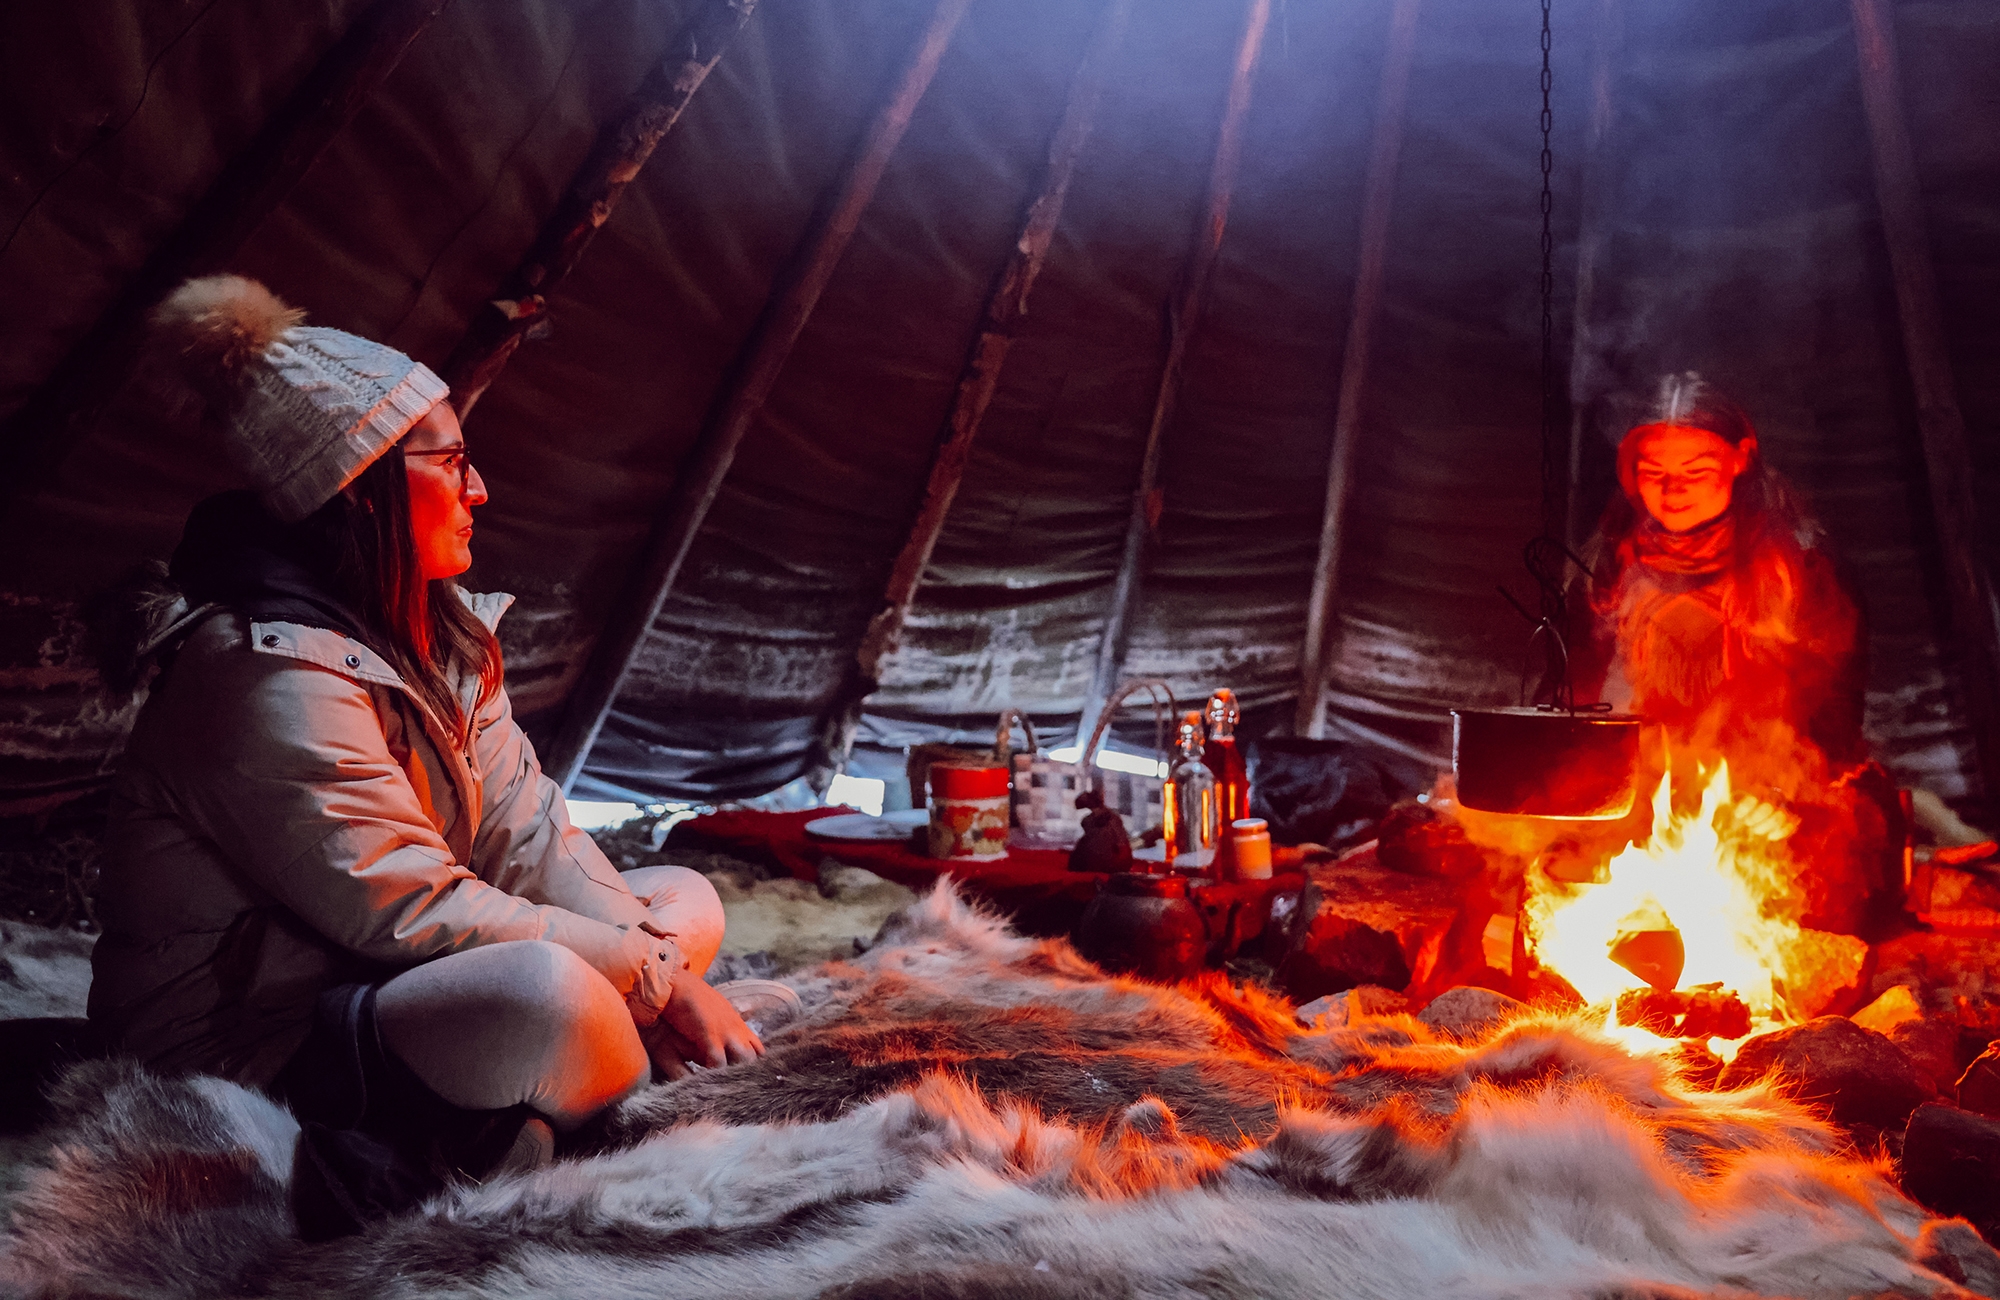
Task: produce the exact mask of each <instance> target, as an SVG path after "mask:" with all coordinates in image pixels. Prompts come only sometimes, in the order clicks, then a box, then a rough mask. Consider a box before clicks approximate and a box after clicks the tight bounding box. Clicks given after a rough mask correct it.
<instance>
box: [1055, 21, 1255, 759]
mask: <svg viewBox="0 0 2000 1300" xmlns="http://www.w3.org/2000/svg"><path fill="white" fill-rule="evenodd" d="M1270 22H1271V0H1250V6H1249V13H1248V15H1247V17H1246V19H1245V21H1244V24H1243V38H1242V40H1241V41H1239V42H1238V43H1237V46H1236V62H1235V65H1234V67H1233V68H1232V70H1231V72H1230V77H1229V97H1228V99H1227V100H1226V101H1224V107H1223V112H1222V126H1221V129H1220V130H1219V131H1218V132H1217V134H1216V140H1215V156H1214V158H1213V160H1212V161H1211V162H1210V164H1209V170H1208V197H1207V201H1206V202H1205V203H1204V204H1203V205H1202V214H1201V225H1200V227H1199V228H1198V229H1197V231H1196V235H1195V241H1194V245H1193V247H1192V248H1190V249H1189V250H1188V256H1187V261H1186V262H1185V263H1184V264H1183V265H1182V267H1181V273H1180V277H1179V282H1178V283H1177V284H1176V286H1175V288H1174V290H1173V291H1172V293H1170V295H1169V296H1168V300H1167V356H1166V364H1165V365H1164V366H1162V367H1161V370H1160V384H1159V388H1158V390H1157V392H1156V393H1155V395H1154V398H1153V416H1152V420H1151V422H1150V423H1149V424H1148V425H1147V427H1146V446H1145V451H1144V453H1143V455H1142V456H1141V458H1140V462H1139V485H1138V487H1137V488H1135V489H1134V490H1133V493H1132V513H1131V516H1130V518H1129V519H1128V520H1127V522H1126V526H1125V545H1124V549H1123V551H1122V553H1121V554H1120V557H1119V561H1118V573H1117V576H1116V577H1115V578H1114V579H1113V580H1112V584H1111V605H1110V608H1109V609H1108V610H1107V611H1106V612H1105V616H1104V632H1103V635H1102V637H1101V639H1100V640H1099V641H1098V645H1097V664H1096V667H1095V670H1094V671H1093V672H1092V674H1091V679H1090V690H1089V694H1087V695H1086V696H1085V697H1084V705H1083V714H1082V716H1081V717H1080V718H1079V719H1078V723H1077V726H1078V728H1079V729H1078V731H1077V739H1078V741H1079V742H1080V741H1082V740H1083V739H1085V738H1086V737H1088V736H1089V735H1090V734H1091V732H1092V730H1093V729H1095V727H1096V726H1097V720H1098V716H1099V715H1100V714H1102V713H1103V712H1104V708H1105V704H1106V702H1107V701H1108V700H1109V699H1110V698H1111V693H1112V692H1113V691H1114V690H1115V689H1116V688H1117V686H1118V678H1119V677H1120V676H1121V675H1122V674H1123V672H1124V669H1125V647H1126V642H1127V640H1128V638H1129V637H1130V634H1131V622H1132V612H1133V610H1134V608H1135V607H1136V606H1137V605H1138V597H1139V581H1140V578H1141V576H1142V574H1143V572H1144V570H1145V564H1146V551H1147V546H1148V543H1149V542H1151V540H1152V537H1153V533H1154V530H1155V529H1157V528H1158V526H1159V522H1160V509H1161V506H1162V500H1161V495H1160V489H1159V478H1160V452H1161V445H1162V443H1163V441H1164V439H1165V435H1166V429H1167V425H1168V424H1169V423H1171V422H1172V420H1173V415H1174V407H1175V405H1176V404H1177V402H1178V401H1179V398H1180V391H1181V372H1182V370H1183V368H1184V367H1185V366H1186V364H1187V350H1188V341H1189V340H1190V339H1191V338H1192V337H1193V336H1194V332H1195V328H1196V326H1197V325H1198V324H1199V322H1200V318H1201V309H1202V304H1203V302H1204V301H1205V300H1206V298H1207V296H1208V281H1209V278H1210V276H1211V274H1212V273H1213V272H1214V270H1215V262H1216V257H1217V255H1218V254H1219V253H1220V252H1221V250H1222V232H1223V230H1224V228H1225V227H1226V226H1227V225H1228V224H1229V202H1230V199H1231V198H1232V197H1233V195H1234V194H1235V189H1236V172H1237V166H1238V163H1239V162H1240V160H1241V158H1242V154H1243V132H1244V126H1245V123H1246V122H1247V120H1248V118H1249V116H1250V92H1251V89H1252V88H1253V87H1254V86H1255V85H1256V81H1257V65H1258V63H1259V61H1260V59H1261V57H1262V55H1263V51H1264V33H1265V31H1266V29H1268V28H1269V26H1270Z"/></svg>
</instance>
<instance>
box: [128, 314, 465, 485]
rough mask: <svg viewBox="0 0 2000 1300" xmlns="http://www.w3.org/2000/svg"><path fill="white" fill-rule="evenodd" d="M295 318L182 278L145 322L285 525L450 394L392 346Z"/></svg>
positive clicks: (373, 458) (235, 458) (422, 367)
mask: <svg viewBox="0 0 2000 1300" xmlns="http://www.w3.org/2000/svg"><path fill="white" fill-rule="evenodd" d="M304 318H305V313H304V312H302V311H299V310H297V309H295V308H292V307H288V306H286V305H285V304H284V302H282V301H281V300H279V298H278V297H277V295H275V294H273V293H272V292H271V291H270V290H269V289H266V288H265V287H264V286H263V285H261V284H259V283H257V282H256V281H255V280H247V279H244V278H243V277H242V276H240V275H213V276H207V277H205V278H203V279H199V280H189V281H188V282H187V283H186V284H183V285H182V286H181V287H180V288H178V289H176V290H174V292H173V293H171V294H169V295H168V296H167V298H166V300H165V301H164V302H162V303H161V304H160V305H159V306H158V307H156V308H154V310H153V316H152V323H153V327H154V329H155V330H156V332H157V334H158V337H159V338H160V340H161V341H162V342H163V343H164V344H165V346H166V347H167V348H169V349H170V350H172V351H173V352H174V353H175V354H176V356H177V358H178V360H179V362H180V364H181V368H182V371H183V373H184V374H185V375H186V377H187V378H188V380H189V381H190V382H191V383H192V384H193V385H194V386H195V387H196V388H197V389H198V390H199V391H200V392H201V393H202V395H203V397H204V398H206V399H207V401H208V405H209V411H210V414H211V416H212V417H213V418H214V419H215V420H216V422H217V423H218V424H219V425H220V427H221V431H222V436H223V439H224V442H225V443H226V444H227V445H228V448H229V453H230V458H231V459H232V460H233V461H235V462H236V466H237V468H238V469H239V470H241V471H242V472H243V473H245V474H246V475H248V476H249V478H250V482H251V485H252V486H253V487H255V488H256V489H257V491H258V494H259V495H260V496H261V497H262V499H263V502H264V506H265V508H266V509H268V510H269V511H270V512H271V513H272V514H274V515H276V516H277V517H278V518H280V519H284V520H287V521H296V520H300V519H304V518H305V517H306V516H307V515H309V514H311V513H312V512H313V511H315V510H317V509H319V508H320V507H321V506H322V505H325V504H326V503H327V502H328V501H330V500H332V499H333V495H334V493H336V492H338V491H340V489H342V488H344V487H346V486H347V485H348V484H349V483H352V482H353V481H354V480H355V478H356V477H357V476H359V475H360V473H361V471H362V470H364V469H367V468H368V466H370V465H371V464H373V463H374V462H375V461H376V459H377V458H378V457H380V456H381V455H382V453H383V452H385V451H387V450H389V448H391V447H393V446H395V444H396V442H397V440H398V439H400V438H402V436H403V435H404V434H406V433H408V432H409V431H410V429H411V427H412V426H414V425H415V424H416V423H417V421H419V420H421V419H423V418H424V416H425V415H426V414H427V413H428V412H429V411H430V409H431V407H433V406H435V405H437V404H438V403H439V402H441V401H443V400H444V398H445V396H446V394H447V393H449V392H450V389H448V388H447V387H446V386H445V382H444V381H443V380H442V379H439V378H438V377H437V376H436V375H435V374H433V373H432V372H431V370H430V368H429V367H428V366H425V365H424V364H423V363H421V362H417V361H412V360H410V358H408V357H406V356H404V355H403V354H402V353H400V352H398V351H396V350H395V349H394V348H391V347H385V346H383V345H382V344H380V343H371V342H369V341H368V340H367V339H364V338H361V337H360V336H358V335H354V334H349V333H346V332H345V331H342V330H336V329H326V328H323V327H320V326H315V325H303V324H301V323H300V322H301V321H302V320H304Z"/></svg>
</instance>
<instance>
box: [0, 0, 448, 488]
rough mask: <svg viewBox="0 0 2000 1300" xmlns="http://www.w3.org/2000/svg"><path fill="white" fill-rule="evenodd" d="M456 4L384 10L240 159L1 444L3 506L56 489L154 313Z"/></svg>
mask: <svg viewBox="0 0 2000 1300" xmlns="http://www.w3.org/2000/svg"><path fill="white" fill-rule="evenodd" d="M447 3H449V0H378V2H377V3H376V4H375V5H373V6H372V7H370V8H369V9H368V11H367V12H366V13H364V14H362V16H361V17H360V18H358V19H356V20H355V22H354V25H353V26H351V27H350V28H348V30H347V31H346V33H345V34H343V35H342V36H341V37H340V38H339V39H338V40H337V41H335V42H334V43H333V46H332V48H331V49H330V50H328V52H327V53H326V54H325V55H324V56H323V57H322V58H321V59H320V61H319V63H318V65H317V66H315V67H314V68H313V70H312V71H311V72H310V73H308V74H307V75H306V78H305V80H304V81H302V82H301V83H300V84H299V86H298V88H297V89H296V90H294V91H293V92H292V93H291V95H290V96H289V97H288V98H287V99H286V100H285V102H284V104H283V106H282V107H280V108H279V109H278V110H277V111H276V112H275V113H273V114H272V115H271V117H270V118H269V119H268V120H267V121H266V122H265V123H264V125H263V127H262V129H260V130H259V131H258V132H257V134H256V136H255V137H254V138H253V139H252V140H251V141H250V143H249V144H248V145H246V146H244V148H243V149H242V151H241V152H239V153H238V154H237V155H236V156H235V157H233V158H231V159H230V160H229V161H228V162H227V163H226V164H224V165H223V168H222V170H221V172H220V173H218V174H217V176H216V178H215V180H214V181H213V182H212V183H211V184H210V185H209V187H208V190H207V192H206V193H204V194H203V195H202V196H201V198H200V199H199V200H198V201H197V202H196V203H195V205H194V207H193V208H191V209H190V210H189V212H188V214H187V216H186V217H184V218H183V219H182V220H181V223H180V225H179V226H178V227H177V228H176V229H175V231H174V232H173V234H171V235H169V236H168V237H167V239H166V241H165V242H163V243H162V244H160V245H159V247H157V248H156V249H154V251H153V253H152V255H151V256H150V257H148V258H147V259H146V262H145V264H144V265H143V266H142V267H140V269H139V271H138V272H137V274H135V275H133V276H132V277H131V278H130V280H128V281H127V283H126V285H125V288H124V290H123V291H122V292H121V293H120V294H119V295H118V297H117V299H116V300H115V301H114V302H113V303H112V305H111V307H110V308H109V309H108V310H107V311H106V312H105V313H104V315H103V316H101V317H99V318H98V321H97V324H96V325H95V326H94V327H92V329H91V331H90V332H89V333H88V334H86V335H85V336H84V337H83V340H82V341H81V342H79V343H78V344H77V345H76V346H75V347H73V348H71V349H70V350H69V353H68V355H67V356H65V357H64V358H63V360H62V362H61V363H60V364H59V365H58V366H57V367H56V369H55V370H54V371H53V372H52V373H51V374H50V375H49V377H48V379H46V380H45V381H43V383H42V385H41V386H40V387H39V388H38V389H37V390H36V391H35V394H34V396H33V397H31V398H29V400H28V401H27V402H26V404H24V405H23V406H22V407H21V409H20V410H19V411H18V412H16V413H15V415H14V417H13V418H12V419H11V420H9V421H8V422H7V425H6V428H5V430H4V432H0V457H4V458H5V459H6V460H7V461H9V462H10V463H12V464H13V466H14V469H15V472H14V473H11V474H7V475H0V480H4V482H5V483H6V486H5V487H0V505H7V504H11V503H12V502H14V501H17V500H19V499H21V498H23V497H25V496H26V495H27V494H28V493H29V492H30V491H31V490H32V489H33V488H34V487H35V486H38V485H39V484H41V483H43V482H46V481H47V479H48V478H49V477H50V476H51V475H52V474H53V473H54V472H55V469H56V467H57V466H58V465H59V464H60V463H61V461H62V459H63V457H64V456H66V455H67V454H68V453H69V451H70V449H71V448H72V447H73V446H75V445H76V444H77V443H78V442H79V441H81V440H82V438H83V436H84V435H85V434H87V433H88V432H89V430H90V428H91V426H92V425H94V424H95V423H96V421H97V419H98V417H99V416H100V415H101V414H102V413H103V412H104V410H105V408H106V407H107V406H108V405H109V404H110V402H111V401H112V399H113V398H115V397H116V396H117V394H118V392H119V391H120V389H121V388H122V387H123V386H124V382H125V380H126V378H127V377H128V376H129V375H130V373H131V369H132V366H133V364H134V362H135V361H136V360H137V358H138V355H139V351H140V347H141V345H142V344H143V342H144V341H145V337H146V313H147V312H148V311H149V310H151V308H152V306H153V304H154V303H156V302H158V301H159V300H160V299H161V298H162V297H164V296H165V295H166V293H167V291H168V290H170V289H172V288H173V287H174V286H175V285H176V284H178V283H180V282H181V281H182V280H184V279H186V278H188V277H189V276H194V275H207V274H211V273H213V272H216V271H220V270H222V269H224V268H225V267H227V266H228V264H229V261H230V259H231V258H233V257H235V256H236V253H237V251H238V250H239V249H240V248H241V247H242V246H243V244H244V242H245V241H246V240H248V239H249V238H250V236H251V235H252V234H254V233H255V232H256V230H257V227H258V226H259V225H261V224H262V223H263V221H264V219H265V218H266V217H268V216H269V215H270V214H271V213H272V212H273V211H275V210H276V209H277V207H278V205H279V204H281V203H283V202H284V201H285V196H286V195H288V194H290V193H291V191H292V188H293V186H295V185H297V184H298V182H299V180H300V179H301V178H302V177H304V176H305V174H306V172H307V171H309V170H310V169H311V168H312V165H313V163H314V162H315V161H317V160H318V158H319V156H320V154H321V153H322V152H324V151H325V149H326V147H327V146H328V145H329V144H331V143H333V139H334V137H335V136H337V135H339V134H340V132H341V130H342V128H344V127H345V126H346V125H347V124H348V123H349V122H350V121H352V120H353V119H354V115H355V114H356V113H358V112H359V111H360V110H361V106H362V105H363V104H365V103H366V102H367V101H368V99H369V97H370V96H371V95H373V94H374V93H375V92H376V90H377V89H379V88H380V87H381V85H382V83H383V82H384V81H387V80H388V78H389V74H390V73H392V72H394V71H395V70H396V66H397V65H398V64H399V63H401V62H402V59H403V56H404V55H405V54H406V53H408V52H409V49H410V47H411V46H412V45H414V44H415V43H416V41H417V38H418V37H419V36H421V35H423V33H424V29H425V28H427V27H429V26H430V24H431V21H432V20H433V19H435V18H436V17H437V16H438V14H439V13H440V12H442V11H443V9H444V7H445V5H446V4H447Z"/></svg>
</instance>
